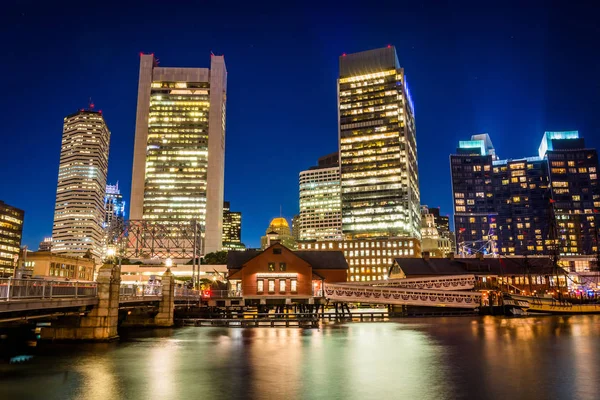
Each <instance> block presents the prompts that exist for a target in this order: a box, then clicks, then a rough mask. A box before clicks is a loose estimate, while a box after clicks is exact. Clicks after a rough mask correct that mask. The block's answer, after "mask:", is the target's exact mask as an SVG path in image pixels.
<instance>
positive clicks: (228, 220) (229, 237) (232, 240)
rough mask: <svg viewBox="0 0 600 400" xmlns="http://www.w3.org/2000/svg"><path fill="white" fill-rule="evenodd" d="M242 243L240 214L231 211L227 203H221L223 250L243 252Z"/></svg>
mask: <svg viewBox="0 0 600 400" xmlns="http://www.w3.org/2000/svg"><path fill="white" fill-rule="evenodd" d="M245 248H246V246H245V245H244V244H243V243H242V213H241V212H239V211H231V209H230V206H229V202H228V201H224V202H223V249H224V250H244V249H245Z"/></svg>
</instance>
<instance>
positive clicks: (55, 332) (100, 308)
mask: <svg viewBox="0 0 600 400" xmlns="http://www.w3.org/2000/svg"><path fill="white" fill-rule="evenodd" d="M96 283H97V284H98V305H96V306H94V308H93V309H92V311H90V312H89V313H88V314H87V315H85V316H80V317H64V318H60V319H58V320H57V321H53V322H52V326H51V327H47V328H46V327H45V328H42V332H41V337H42V339H49V340H100V341H106V340H113V339H117V338H118V337H119V335H118V333H117V326H118V323H119V290H120V287H121V269H120V268H119V266H118V265H112V264H104V265H103V266H102V267H100V270H99V271H98V277H97V279H96Z"/></svg>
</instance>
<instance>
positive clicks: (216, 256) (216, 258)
mask: <svg viewBox="0 0 600 400" xmlns="http://www.w3.org/2000/svg"><path fill="white" fill-rule="evenodd" d="M202 264H204V265H224V264H227V251H216V252H213V253H208V254H207V255H205V256H204V258H203V259H202Z"/></svg>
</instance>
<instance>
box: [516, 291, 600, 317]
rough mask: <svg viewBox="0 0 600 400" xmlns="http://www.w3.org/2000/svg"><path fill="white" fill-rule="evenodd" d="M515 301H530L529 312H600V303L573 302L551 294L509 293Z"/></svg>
mask: <svg viewBox="0 0 600 400" xmlns="http://www.w3.org/2000/svg"><path fill="white" fill-rule="evenodd" d="M509 296H510V297H511V298H512V299H513V300H515V301H519V302H520V301H526V302H527V303H529V308H527V312H529V313H542V314H600V304H573V303H570V302H568V301H564V300H562V301H561V300H556V299H555V298H553V297H550V296H547V297H546V296H524V295H520V294H510V295H509Z"/></svg>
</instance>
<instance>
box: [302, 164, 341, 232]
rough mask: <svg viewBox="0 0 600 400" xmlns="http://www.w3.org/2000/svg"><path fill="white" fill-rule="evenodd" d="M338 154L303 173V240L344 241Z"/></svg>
mask: <svg viewBox="0 0 600 400" xmlns="http://www.w3.org/2000/svg"><path fill="white" fill-rule="evenodd" d="M336 154H337V153H334V154H333V155H328V156H325V157H321V158H320V159H319V165H318V166H316V167H312V168H310V169H308V170H306V171H302V172H300V226H299V239H300V240H340V239H341V238H342V204H341V203H342V202H341V192H340V188H341V186H340V169H339V166H338V162H337V160H338V158H337V156H336Z"/></svg>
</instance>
